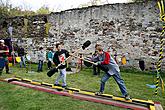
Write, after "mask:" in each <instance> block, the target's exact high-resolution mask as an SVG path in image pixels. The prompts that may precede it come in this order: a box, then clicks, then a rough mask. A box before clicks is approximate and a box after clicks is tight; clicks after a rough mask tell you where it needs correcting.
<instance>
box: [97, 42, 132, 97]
mask: <svg viewBox="0 0 165 110" xmlns="http://www.w3.org/2000/svg"><path fill="white" fill-rule="evenodd" d="M96 50H98V58H97V59H98V62H97V65H98V66H99V67H100V69H101V70H103V71H104V72H105V74H104V76H103V77H102V78H101V84H100V91H99V92H98V93H96V94H102V93H103V92H104V87H105V83H106V81H107V80H108V79H109V78H110V77H111V76H112V77H113V78H114V79H115V81H116V82H117V84H118V86H119V88H120V91H121V93H122V95H123V96H124V97H125V99H126V100H130V97H129V95H128V92H127V89H126V86H125V84H124V80H123V79H122V78H121V76H120V69H119V66H118V65H117V64H116V62H115V60H114V59H113V58H112V57H111V56H110V54H109V53H108V52H104V51H103V49H102V47H101V45H97V46H96Z"/></svg>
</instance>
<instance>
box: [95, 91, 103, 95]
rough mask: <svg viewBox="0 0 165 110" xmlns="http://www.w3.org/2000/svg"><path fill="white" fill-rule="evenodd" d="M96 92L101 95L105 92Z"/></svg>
mask: <svg viewBox="0 0 165 110" xmlns="http://www.w3.org/2000/svg"><path fill="white" fill-rule="evenodd" d="M95 94H96V95H101V94H103V92H96V93H95Z"/></svg>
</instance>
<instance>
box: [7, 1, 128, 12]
mask: <svg viewBox="0 0 165 110" xmlns="http://www.w3.org/2000/svg"><path fill="white" fill-rule="evenodd" d="M90 1H91V0H9V3H10V4H12V6H13V7H16V6H19V7H22V9H30V10H33V11H36V10H38V9H39V8H40V7H41V6H43V5H45V6H47V7H49V9H50V10H51V11H61V10H66V9H71V8H77V7H78V6H80V4H85V3H88V2H90ZM128 1H129V0H101V3H102V4H107V2H108V3H125V2H128Z"/></svg>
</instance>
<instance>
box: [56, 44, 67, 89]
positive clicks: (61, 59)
mask: <svg viewBox="0 0 165 110" xmlns="http://www.w3.org/2000/svg"><path fill="white" fill-rule="evenodd" d="M56 49H57V51H56V52H55V54H54V57H53V62H54V63H55V65H56V66H57V65H59V64H61V63H62V64H61V66H59V68H58V69H59V70H60V75H59V76H58V77H57V79H56V80H55V84H54V85H55V86H59V80H60V79H62V87H64V88H65V87H66V86H67V84H66V62H65V59H66V58H67V57H69V52H68V51H67V50H65V49H62V45H61V44H60V43H57V44H56Z"/></svg>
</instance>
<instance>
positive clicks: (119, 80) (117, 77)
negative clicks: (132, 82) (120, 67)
mask: <svg viewBox="0 0 165 110" xmlns="http://www.w3.org/2000/svg"><path fill="white" fill-rule="evenodd" d="M111 76H112V77H113V78H114V79H115V81H116V82H117V84H118V86H119V88H120V91H121V93H122V95H123V96H125V95H127V94H128V92H127V89H126V86H125V84H124V80H123V79H122V78H121V76H120V73H119V72H118V73H115V74H113V75H110V74H108V73H106V74H104V76H103V77H102V79H101V84H100V92H103V91H104V87H105V83H106V81H107V80H108V79H109V78H110V77H111Z"/></svg>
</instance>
